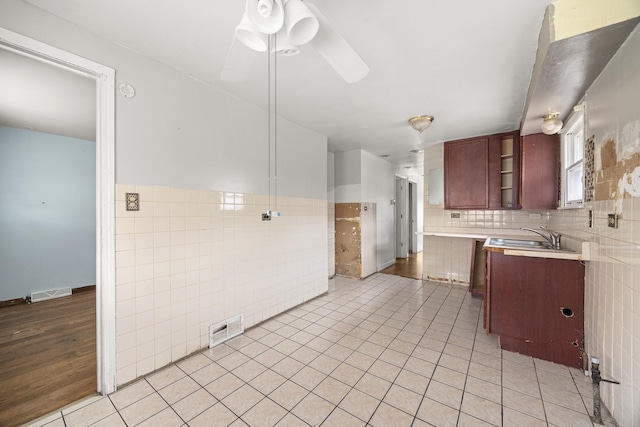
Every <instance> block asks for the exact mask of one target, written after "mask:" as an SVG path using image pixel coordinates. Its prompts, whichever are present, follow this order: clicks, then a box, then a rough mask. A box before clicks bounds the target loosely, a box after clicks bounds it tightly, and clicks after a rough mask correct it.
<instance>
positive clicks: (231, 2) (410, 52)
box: [27, 0, 550, 165]
mask: <svg viewBox="0 0 640 427" xmlns="http://www.w3.org/2000/svg"><path fill="white" fill-rule="evenodd" d="M27 1H28V2H29V3H31V4H34V5H36V6H38V7H41V8H43V9H46V10H48V11H50V12H51V13H53V14H55V15H58V16H60V17H62V18H64V19H67V20H69V21H71V22H74V23H76V24H78V25H80V26H82V27H85V28H86V29H87V30H88V31H91V32H94V33H97V34H99V35H101V36H102V37H104V38H106V39H108V40H111V41H112V42H114V43H117V44H119V45H121V46H124V47H126V48H128V49H132V50H134V51H137V52H139V53H141V54H143V55H146V56H149V57H151V58H154V59H155V60H157V61H159V62H162V63H164V64H167V65H169V66H171V67H174V68H176V69H178V70H181V71H183V72H184V73H186V74H189V75H191V76H193V77H194V78H196V79H198V80H200V81H203V82H205V83H207V84H210V85H212V86H215V87H216V88H219V89H221V90H223V91H225V92H227V93H229V94H232V95H233V96H236V97H238V98H241V99H244V100H246V101H247V102H249V103H252V104H255V105H258V106H261V107H263V108H265V107H266V105H267V100H266V84H265V82H266V56H262V57H260V58H259V60H258V61H256V65H255V66H254V68H253V69H252V71H251V73H250V75H249V77H248V79H247V80H246V81H244V82H242V83H228V82H223V81H221V80H220V77H219V76H220V71H221V70H222V67H223V65H224V61H225V57H226V53H227V50H228V48H229V46H230V45H231V42H232V40H233V37H234V28H235V26H236V25H237V23H238V22H239V21H240V18H241V16H242V13H243V11H244V3H245V2H244V1H243V0H217V1H211V0H189V1H182V2H177V1H157V0H136V1H130V0H110V1H104V0H56V1H55V2H52V1H48V0H27ZM549 3H550V0H526V1H513V0H487V1H478V0H458V1H455V2H452V1H447V2H445V1H441V0H438V1H436V0H402V1H399V0H396V1H380V0H367V1H365V0H350V1H341V0H315V1H314V4H315V5H316V6H317V7H318V8H319V9H320V10H321V11H322V12H323V14H324V15H325V16H326V17H327V19H328V20H329V22H330V23H331V24H332V26H333V28H334V29H335V30H337V31H338V32H339V33H340V34H341V35H342V36H343V37H344V38H345V39H346V41H347V42H348V43H349V44H350V45H351V46H352V47H353V48H354V49H355V50H356V52H358V54H359V55H360V56H361V57H362V59H363V60H364V61H365V62H366V63H367V64H368V66H369V68H370V69H371V72H370V73H369V75H368V76H367V77H365V79H363V80H362V81H360V82H358V83H353V84H348V83H345V82H344V81H343V80H342V79H341V78H340V77H339V76H338V75H337V74H336V73H335V72H334V71H333V69H332V68H330V67H329V65H328V64H327V63H326V62H325V61H324V60H323V59H321V57H320V56H319V55H318V54H317V53H316V52H315V51H314V50H313V49H312V48H311V47H309V46H303V47H302V51H301V53H300V54H299V55H297V56H293V57H280V58H279V59H278V113H279V115H280V116H282V117H284V118H286V119H289V120H291V121H293V122H295V123H298V124H300V125H302V126H304V127H306V128H309V129H312V130H314V131H316V132H318V133H321V134H324V135H327V136H328V137H329V150H330V151H336V152H337V151H346V150H352V149H357V148H361V149H364V150H367V151H369V152H371V153H373V154H376V155H380V154H391V157H390V158H389V159H388V160H390V161H392V162H394V163H397V164H399V165H410V164H412V165H415V164H420V163H421V161H422V156H421V155H415V154H411V153H409V151H410V150H412V149H415V148H424V147H429V146H433V145H435V144H437V143H439V142H442V141H446V140H452V139H459V138H464V137H469V136H474V135H481V134H488V133H496V132H502V131H510V130H514V129H517V128H518V127H519V124H520V119H521V116H522V112H523V108H524V102H525V97H526V93H527V89H528V86H529V81H530V78H531V71H532V67H533V63H534V60H535V53H536V48H537V41H538V34H539V32H540V25H541V23H542V19H543V16H544V11H545V8H546V6H547V5H548V4H549ZM263 55H264V54H263ZM107 65H108V64H107ZM420 114H430V115H433V116H435V121H434V124H433V125H432V126H431V127H430V128H429V129H428V130H427V131H425V132H424V133H423V134H418V133H417V132H416V131H414V130H413V129H412V128H411V127H410V126H409V125H408V123H407V120H408V119H409V118H410V117H412V116H415V115H420Z"/></svg>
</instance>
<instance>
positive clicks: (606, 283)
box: [550, 198, 640, 426]
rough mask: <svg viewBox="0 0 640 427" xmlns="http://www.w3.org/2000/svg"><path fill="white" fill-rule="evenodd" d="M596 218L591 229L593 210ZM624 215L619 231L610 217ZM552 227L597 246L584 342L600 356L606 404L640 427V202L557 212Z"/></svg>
mask: <svg viewBox="0 0 640 427" xmlns="http://www.w3.org/2000/svg"><path fill="white" fill-rule="evenodd" d="M589 209H592V210H593V212H594V215H595V221H594V227H593V228H588V226H587V215H588V210H589ZM614 212H617V213H619V214H620V215H621V219H620V222H619V227H618V228H617V229H614V228H609V227H607V214H608V213H614ZM550 226H551V227H552V228H553V229H554V230H555V229H557V230H559V231H561V232H562V233H565V234H568V235H573V236H576V237H579V238H581V239H584V240H588V241H591V242H593V243H595V248H594V250H593V252H594V253H593V256H592V260H591V261H589V262H587V269H586V288H585V341H586V350H587V353H588V354H589V356H598V357H599V358H600V364H601V365H600V369H601V370H602V376H603V378H608V379H615V380H617V381H620V383H621V384H620V385H611V384H605V383H602V387H601V392H602V397H603V399H604V402H605V404H606V405H607V407H608V408H609V410H610V412H611V413H612V415H613V416H614V417H615V418H616V420H617V421H618V424H620V425H625V426H627V425H629V426H631V425H640V198H632V199H623V200H617V201H615V200H609V201H601V202H594V203H591V204H589V205H588V206H587V208H585V209H577V210H564V211H557V212H555V213H554V214H553V215H552V217H551V221H550Z"/></svg>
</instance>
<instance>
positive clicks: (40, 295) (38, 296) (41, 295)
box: [31, 288, 71, 302]
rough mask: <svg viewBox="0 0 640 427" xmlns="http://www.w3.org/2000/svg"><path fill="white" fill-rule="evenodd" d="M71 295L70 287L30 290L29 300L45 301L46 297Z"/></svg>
mask: <svg viewBox="0 0 640 427" xmlns="http://www.w3.org/2000/svg"><path fill="white" fill-rule="evenodd" d="M69 295H71V288H62V289H54V290H52V291H42V292H31V302H38V301H46V300H48V299H53V298H60V297H67V296H69Z"/></svg>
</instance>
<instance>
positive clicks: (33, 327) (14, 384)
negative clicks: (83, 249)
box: [0, 290, 97, 427]
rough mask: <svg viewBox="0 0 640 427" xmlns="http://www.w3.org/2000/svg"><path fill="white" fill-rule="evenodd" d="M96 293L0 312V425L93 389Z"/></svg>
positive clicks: (42, 411) (20, 420)
mask: <svg viewBox="0 0 640 427" xmlns="http://www.w3.org/2000/svg"><path fill="white" fill-rule="evenodd" d="M96 372H97V368H96V293H95V290H91V291H85V292H80V293H76V294H73V295H72V296H68V297H64V298H58V299H53V300H49V301H42V302H37V303H34V304H30V305H28V304H23V305H16V306H9V307H2V308H0V426H2V427H8V426H15V425H20V424H22V423H25V422H27V421H31V420H33V419H35V418H38V417H40V416H42V415H45V414H47V413H49V412H51V411H53V410H56V409H59V408H60V407H62V406H65V405H67V404H69V403H72V402H75V401H76V400H78V399H80V398H82V397H85V396H88V395H90V394H92V393H95V391H96V387H97V385H96Z"/></svg>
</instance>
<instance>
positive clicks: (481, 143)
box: [444, 137, 489, 209]
mask: <svg viewBox="0 0 640 427" xmlns="http://www.w3.org/2000/svg"><path fill="white" fill-rule="evenodd" d="M488 154H489V139H488V138H487V137H482V138H472V139H466V140H460V141H450V142H446V143H445V144H444V207H445V209H486V208H488V204H489V197H488V189H489V186H488V173H487V171H488Z"/></svg>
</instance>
